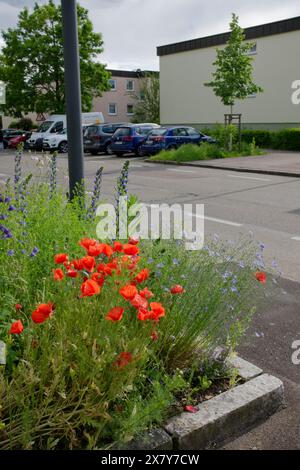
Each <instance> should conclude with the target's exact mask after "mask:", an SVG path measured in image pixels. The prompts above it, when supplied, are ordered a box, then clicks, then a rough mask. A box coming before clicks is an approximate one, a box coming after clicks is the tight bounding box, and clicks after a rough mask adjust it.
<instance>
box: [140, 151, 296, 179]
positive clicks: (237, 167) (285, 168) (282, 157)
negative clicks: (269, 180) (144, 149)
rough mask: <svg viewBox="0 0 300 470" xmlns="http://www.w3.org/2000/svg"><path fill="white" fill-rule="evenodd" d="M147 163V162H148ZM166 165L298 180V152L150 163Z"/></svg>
mask: <svg viewBox="0 0 300 470" xmlns="http://www.w3.org/2000/svg"><path fill="white" fill-rule="evenodd" d="M148 161H149V160H148ZM151 163H164V164H166V165H169V164H171V165H183V166H192V167H193V166H195V167H205V168H217V169H222V170H230V171H241V172H247V173H262V174H267V175H279V176H291V177H297V178H300V152H288V151H286V152H281V151H275V150H272V151H268V153H267V154H265V155H259V156H254V157H237V158H223V159H219V158H218V159H215V160H206V161H201V160H199V161H194V162H180V163H178V162H172V161H162V162H151Z"/></svg>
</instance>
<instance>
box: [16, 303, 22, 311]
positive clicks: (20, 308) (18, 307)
mask: <svg viewBox="0 0 300 470" xmlns="http://www.w3.org/2000/svg"><path fill="white" fill-rule="evenodd" d="M22 308H23V306H22V305H21V304H16V305H15V309H16V310H22Z"/></svg>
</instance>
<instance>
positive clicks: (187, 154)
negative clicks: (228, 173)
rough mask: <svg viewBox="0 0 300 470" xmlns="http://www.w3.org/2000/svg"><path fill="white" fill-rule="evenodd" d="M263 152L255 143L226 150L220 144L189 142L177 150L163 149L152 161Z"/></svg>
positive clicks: (184, 160)
mask: <svg viewBox="0 0 300 470" xmlns="http://www.w3.org/2000/svg"><path fill="white" fill-rule="evenodd" d="M262 153H263V152H262V150H260V149H259V148H258V147H256V145H255V143H254V142H253V143H251V144H247V143H243V144H242V150H241V151H239V150H238V149H236V148H235V149H234V150H233V151H232V152H229V151H228V150H225V149H224V148H222V147H219V146H218V145H212V144H206V143H203V144H201V145H200V146H198V145H193V144H187V145H182V146H181V147H179V148H178V149H176V150H167V151H166V150H163V151H162V152H160V153H159V154H157V155H154V156H152V157H151V158H150V160H152V161H175V162H190V161H197V160H211V159H214V158H233V157H243V156H247V155H261V154H262Z"/></svg>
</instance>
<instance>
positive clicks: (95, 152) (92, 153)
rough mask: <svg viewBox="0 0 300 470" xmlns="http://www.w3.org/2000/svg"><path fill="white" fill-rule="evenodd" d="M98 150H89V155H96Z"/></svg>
mask: <svg viewBox="0 0 300 470" xmlns="http://www.w3.org/2000/svg"><path fill="white" fill-rule="evenodd" d="M98 153H99V152H98V150H91V155H98Z"/></svg>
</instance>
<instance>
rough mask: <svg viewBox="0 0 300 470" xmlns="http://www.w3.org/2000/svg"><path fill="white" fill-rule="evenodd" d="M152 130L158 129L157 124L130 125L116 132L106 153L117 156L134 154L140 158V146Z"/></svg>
mask: <svg viewBox="0 0 300 470" xmlns="http://www.w3.org/2000/svg"><path fill="white" fill-rule="evenodd" d="M153 129H160V127H159V126H158V125H157V124H131V125H128V126H122V127H120V128H119V129H117V130H116V132H115V133H114V135H113V136H112V139H111V144H110V145H109V147H108V153H111V154H115V155H118V156H121V155H123V154H124V153H135V154H136V155H139V156H141V155H142V152H141V149H142V144H143V143H144V142H145V141H146V140H147V136H148V134H149V133H150V132H151V131H153Z"/></svg>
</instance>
